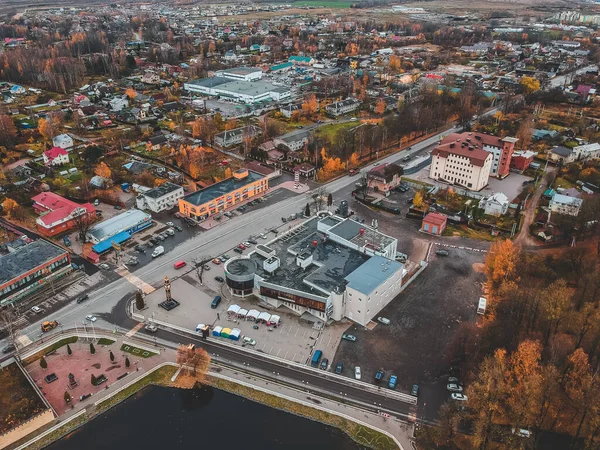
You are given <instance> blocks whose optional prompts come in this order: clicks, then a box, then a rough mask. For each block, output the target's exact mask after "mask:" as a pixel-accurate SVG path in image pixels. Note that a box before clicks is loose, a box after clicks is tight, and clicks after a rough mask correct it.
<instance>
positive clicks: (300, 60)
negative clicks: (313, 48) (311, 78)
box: [288, 55, 315, 66]
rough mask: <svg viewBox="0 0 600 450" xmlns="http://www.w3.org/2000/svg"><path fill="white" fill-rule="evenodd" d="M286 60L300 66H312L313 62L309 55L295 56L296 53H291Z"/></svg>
mask: <svg viewBox="0 0 600 450" xmlns="http://www.w3.org/2000/svg"><path fill="white" fill-rule="evenodd" d="M288 62H291V63H293V64H294V65H296V64H297V65H300V66H312V65H313V64H314V63H315V60H314V58H311V57H310V56H296V55H292V56H290V57H289V58H288Z"/></svg>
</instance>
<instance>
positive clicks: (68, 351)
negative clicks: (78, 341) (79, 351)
mask: <svg viewBox="0 0 600 450" xmlns="http://www.w3.org/2000/svg"><path fill="white" fill-rule="evenodd" d="M67 354H68V355H72V354H73V350H71V347H70V346H69V344H67Z"/></svg>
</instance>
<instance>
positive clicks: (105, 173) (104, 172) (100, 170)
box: [94, 161, 112, 179]
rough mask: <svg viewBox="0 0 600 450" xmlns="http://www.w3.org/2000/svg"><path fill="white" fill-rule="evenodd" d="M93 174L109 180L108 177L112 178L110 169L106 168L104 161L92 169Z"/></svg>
mask: <svg viewBox="0 0 600 450" xmlns="http://www.w3.org/2000/svg"><path fill="white" fill-rule="evenodd" d="M94 173H95V174H96V175H98V176H99V177H102V178H107V179H110V177H111V176H112V172H111V170H110V167H108V166H107V165H106V163H105V162H104V161H102V162H101V163H100V164H98V165H97V166H96V168H95V169H94Z"/></svg>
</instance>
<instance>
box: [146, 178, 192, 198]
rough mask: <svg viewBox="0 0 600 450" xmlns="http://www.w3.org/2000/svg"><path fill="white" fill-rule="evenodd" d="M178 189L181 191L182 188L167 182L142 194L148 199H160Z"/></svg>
mask: <svg viewBox="0 0 600 450" xmlns="http://www.w3.org/2000/svg"><path fill="white" fill-rule="evenodd" d="M179 189H183V188H182V187H181V186H178V185H176V184H173V183H169V182H168V181H167V182H166V183H163V184H161V185H160V186H157V187H155V188H153V189H150V190H149V191H146V192H144V196H145V197H150V198H161V197H163V196H165V195H167V194H170V193H171V192H175V191H177V190H179Z"/></svg>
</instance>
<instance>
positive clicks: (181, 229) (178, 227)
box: [173, 225, 183, 231]
mask: <svg viewBox="0 0 600 450" xmlns="http://www.w3.org/2000/svg"><path fill="white" fill-rule="evenodd" d="M173 228H175V229H176V230H177V231H183V228H181V227H180V226H179V225H175V226H174V227H173Z"/></svg>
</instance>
